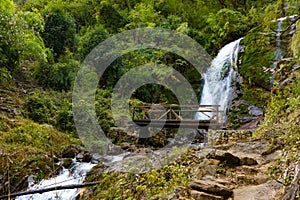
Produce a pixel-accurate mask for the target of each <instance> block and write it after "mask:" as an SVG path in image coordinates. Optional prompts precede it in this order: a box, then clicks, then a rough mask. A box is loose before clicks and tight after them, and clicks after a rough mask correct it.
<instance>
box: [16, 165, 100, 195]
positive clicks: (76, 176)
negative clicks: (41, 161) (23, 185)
mask: <svg viewBox="0 0 300 200" xmlns="http://www.w3.org/2000/svg"><path fill="white" fill-rule="evenodd" d="M93 166H95V164H91V163H84V162H74V163H73V167H71V168H70V169H63V170H62V171H61V173H60V174H59V175H58V176H57V177H55V178H51V179H48V180H42V181H41V182H39V183H38V184H35V185H33V186H30V187H29V188H28V190H36V189H42V188H43V189H44V188H48V187H54V186H62V185H71V184H80V183H82V182H83V181H84V178H85V176H86V174H87V173H88V172H89V171H90V170H91V169H92V167H93ZM79 192H80V189H69V190H58V191H51V192H45V193H42V194H33V195H25V196H20V197H18V198H16V200H74V199H75V198H76V196H77V195H78V194H79Z"/></svg>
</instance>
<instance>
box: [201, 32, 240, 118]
mask: <svg viewBox="0 0 300 200" xmlns="http://www.w3.org/2000/svg"><path fill="white" fill-rule="evenodd" d="M241 40H242V38H240V39H238V40H236V41H234V42H231V43H229V44H227V45H226V46H224V47H223V48H222V49H221V50H220V51H219V53H218V55H217V57H216V58H215V59H213V61H212V64H211V66H210V67H209V68H208V69H206V71H205V73H204V74H203V76H204V77H203V78H204V86H203V90H202V95H201V99H200V105H220V110H223V111H224V115H223V121H225V120H226V115H225V114H226V113H227V109H228V107H229V105H230V103H231V100H232V99H231V98H232V95H231V94H232V93H233V92H234V91H233V89H232V87H231V85H232V80H233V79H234V74H235V73H234V68H235V69H236V68H237V61H238V52H239V43H240V41H241ZM211 115H212V114H211ZM211 115H210V116H211ZM195 118H196V119H198V120H206V119H209V118H208V116H205V115H203V114H202V113H197V114H196V116H195Z"/></svg>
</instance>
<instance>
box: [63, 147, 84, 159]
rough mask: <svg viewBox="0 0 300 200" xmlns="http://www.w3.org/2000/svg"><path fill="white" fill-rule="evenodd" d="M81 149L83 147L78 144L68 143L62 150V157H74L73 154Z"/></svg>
mask: <svg viewBox="0 0 300 200" xmlns="http://www.w3.org/2000/svg"><path fill="white" fill-rule="evenodd" d="M81 151H84V149H83V147H81V146H78V145H70V146H69V147H68V148H67V149H66V150H64V151H63V153H62V157H63V158H75V156H76V155H77V154H79V153H80V152H81Z"/></svg>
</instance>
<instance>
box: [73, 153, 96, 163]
mask: <svg viewBox="0 0 300 200" xmlns="http://www.w3.org/2000/svg"><path fill="white" fill-rule="evenodd" d="M76 160H77V161H79V162H91V160H92V155H91V153H90V152H88V151H83V152H80V153H79V154H77V156H76Z"/></svg>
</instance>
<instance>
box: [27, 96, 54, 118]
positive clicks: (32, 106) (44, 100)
mask: <svg viewBox="0 0 300 200" xmlns="http://www.w3.org/2000/svg"><path fill="white" fill-rule="evenodd" d="M24 110H25V114H26V116H27V117H29V118H30V119H32V120H34V121H35V122H38V123H46V122H47V123H49V121H50V120H51V117H52V116H53V115H54V111H55V107H54V105H53V102H52V100H51V99H50V98H49V97H48V96H46V95H44V94H42V93H40V92H33V93H32V94H31V95H30V96H29V97H28V98H27V99H26V101H25V104H24Z"/></svg>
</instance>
